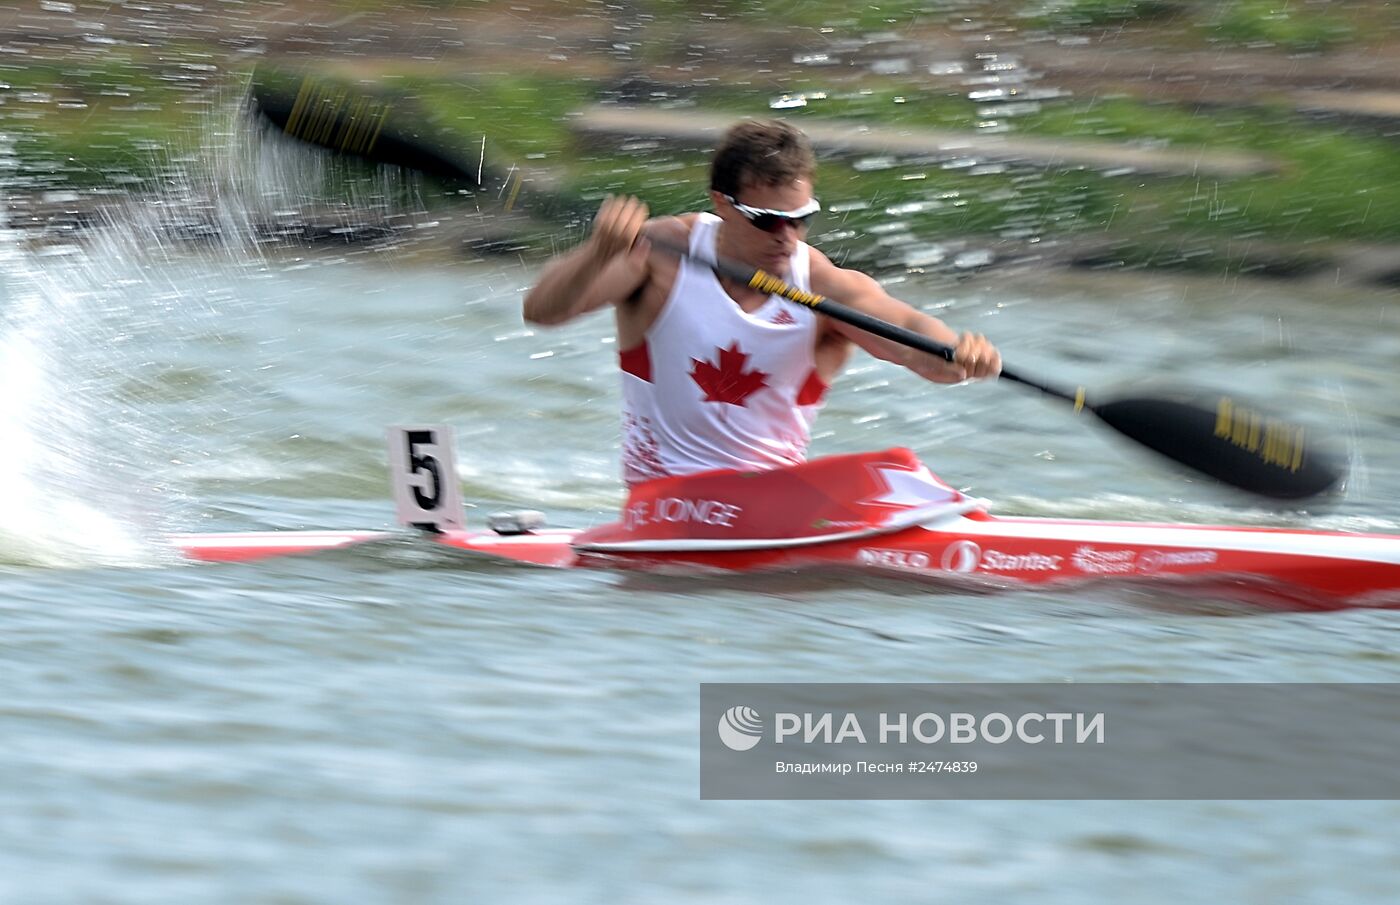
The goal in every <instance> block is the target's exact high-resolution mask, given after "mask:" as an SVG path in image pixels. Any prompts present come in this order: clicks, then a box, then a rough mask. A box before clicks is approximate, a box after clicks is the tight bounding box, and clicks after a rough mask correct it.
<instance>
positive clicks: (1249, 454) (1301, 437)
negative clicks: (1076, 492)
mask: <svg viewBox="0 0 1400 905" xmlns="http://www.w3.org/2000/svg"><path fill="white" fill-rule="evenodd" d="M1093 411H1094V413H1095V414H1096V415H1098V416H1099V418H1100V419H1102V420H1103V422H1104V423H1105V424H1107V425H1108V426H1109V427H1111V428H1113V429H1114V430H1116V431H1118V432H1119V433H1121V434H1123V435H1124V436H1126V437H1129V438H1131V439H1133V440H1136V441H1137V442H1138V443H1141V444H1142V445H1143V446H1146V447H1147V448H1149V449H1152V450H1154V451H1156V452H1158V453H1161V454H1162V455H1164V456H1166V457H1167V458H1169V459H1172V460H1174V461H1176V462H1180V463H1181V464H1182V465H1185V466H1187V467H1189V468H1193V469H1195V470H1196V471H1199V472H1201V473H1202V474H1205V475H1208V476H1210V477H1212V478H1215V479H1216V480H1217V481H1221V482H1223V483H1225V484H1230V485H1233V486H1235V487H1238V488H1240V489H1241V490H1246V491H1249V492H1250V493H1257V494H1260V495H1261V496H1266V497H1272V498H1274V499H1279V500H1301V499H1306V498H1308V497H1313V496H1317V495H1318V494H1322V493H1326V492H1327V491H1329V490H1332V489H1333V488H1335V487H1336V486H1337V485H1338V484H1339V483H1340V482H1341V480H1342V475H1343V471H1342V469H1341V468H1340V467H1338V466H1337V465H1336V463H1335V462H1334V461H1333V460H1332V457H1331V456H1329V455H1327V454H1326V453H1324V452H1322V451H1320V450H1318V449H1316V448H1314V447H1313V446H1311V445H1309V442H1308V437H1307V434H1306V431H1305V430H1304V429H1303V428H1302V427H1300V426H1298V425H1296V424H1291V423H1289V422H1285V421H1281V420H1278V419H1276V418H1270V417H1268V416H1266V415H1264V414H1262V413H1260V412H1258V411H1256V410H1254V409H1251V408H1248V407H1246V406H1242V405H1239V404H1238V403H1236V402H1235V401H1234V400H1233V399H1232V398H1230V397H1228V396H1221V397H1219V398H1218V399H1216V400H1215V402H1214V404H1213V405H1201V404H1196V403H1191V402H1183V401H1179V400H1174V399H1154V398H1144V399H1118V400H1115V401H1113V402H1107V403H1104V404H1102V405H1095V406H1094V407H1093Z"/></svg>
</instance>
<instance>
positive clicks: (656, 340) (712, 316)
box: [618, 214, 826, 484]
mask: <svg viewBox="0 0 1400 905" xmlns="http://www.w3.org/2000/svg"><path fill="white" fill-rule="evenodd" d="M720 223H721V221H720V219H719V218H718V217H716V216H715V215H714V214H700V215H699V217H698V218H697V220H696V222H695V225H694V226H693V227H692V229H691V231H690V253H691V254H692V255H695V256H696V257H698V258H701V259H704V260H714V258H715V240H716V237H717V236H718V234H719V226H720ZM787 281H788V282H789V283H792V284H793V285H795V286H797V287H798V288H799V289H804V290H810V288H811V286H810V282H811V281H810V277H809V269H808V248H807V246H806V245H805V244H802V243H799V244H798V246H797V250H796V251H795V252H794V253H793V256H792V260H791V264H790V267H789V275H788V278H787ZM819 327H820V325H819V324H818V322H817V315H816V314H815V313H814V312H813V311H812V310H811V309H810V308H807V307H805V306H803V305H799V304H796V303H794V302H788V301H786V300H784V299H783V298H781V297H780V296H777V295H773V296H769V298H768V300H767V301H766V302H764V303H763V305H762V307H760V308H758V309H757V310H756V311H754V312H752V313H746V312H745V311H744V310H743V309H742V308H740V307H739V304H738V303H737V302H735V301H734V300H733V299H732V298H730V297H729V295H728V293H726V292H725V291H724V289H723V287H721V286H720V283H719V279H718V278H717V277H716V276H715V274H714V271H712V270H711V269H710V268H708V267H706V266H704V265H703V264H699V263H697V262H692V261H689V260H682V261H681V263H680V268H679V270H678V271H677V273H676V283H675V286H673V287H672V289H671V294H670V296H668V297H667V299H666V304H665V306H664V307H663V308H662V309H661V312H660V313H659V314H658V315H657V317H656V321H655V322H654V323H653V324H652V325H651V328H650V329H649V330H647V332H646V336H645V338H644V339H643V341H642V343H641V344H640V345H639V346H637V347H635V348H632V349H628V350H625V351H622V352H620V353H619V356H618V358H619V364H620V365H621V367H622V434H623V444H622V470H623V477H624V478H625V479H626V481H627V483H628V484H636V483H638V482H640V481H648V480H651V479H653V478H662V477H669V476H672V475H683V474H691V473H694V472H697V471H708V470H710V469H715V468H739V469H767V468H776V467H778V466H781V465H795V464H797V463H799V462H803V461H805V460H806V458H807V445H808V443H809V442H810V440H811V427H812V422H813V421H814V420H815V419H816V416H817V411H818V410H819V409H820V408H821V404H822V402H823V400H824V398H825V395H826V384H824V383H823V382H822V381H821V379H820V377H818V375H817V370H816V344H817V333H818V330H819Z"/></svg>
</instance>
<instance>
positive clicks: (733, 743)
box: [719, 707, 763, 751]
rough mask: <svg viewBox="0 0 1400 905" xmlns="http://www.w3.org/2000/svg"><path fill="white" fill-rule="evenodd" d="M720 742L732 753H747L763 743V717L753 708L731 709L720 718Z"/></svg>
mask: <svg viewBox="0 0 1400 905" xmlns="http://www.w3.org/2000/svg"><path fill="white" fill-rule="evenodd" d="M719 740H720V741H722V742H724V746H725V747H726V748H728V749H729V750H731V751H747V750H749V749H750V748H752V747H753V746H754V745H757V744H758V743H759V742H761V741H763V717H761V716H759V715H758V711H757V710H754V709H753V708H752V707H730V708H729V709H728V710H726V711H725V712H724V715H723V716H721V717H720V718H719Z"/></svg>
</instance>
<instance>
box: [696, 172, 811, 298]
mask: <svg viewBox="0 0 1400 905" xmlns="http://www.w3.org/2000/svg"><path fill="white" fill-rule="evenodd" d="M710 195H711V199H712V200H713V202H714V205H715V212H716V213H718V214H719V216H720V219H722V220H723V221H724V223H725V232H726V233H728V236H726V238H727V239H728V240H729V241H727V242H726V243H725V244H726V245H730V243H732V245H731V249H733V251H732V252H731V253H734V254H737V255H738V256H740V257H742V258H743V260H744V261H745V262H747V263H749V264H752V265H754V266H755V267H759V268H761V269H763V270H766V271H768V272H769V273H772V274H774V275H775V276H785V275H786V271H787V267H788V259H789V258H790V257H792V253H793V252H794V251H796V250H797V243H798V242H801V241H802V240H803V239H805V238H806V236H807V220H806V217H810V216H811V214H812V213H815V205H814V203H813V198H812V184H811V182H810V181H809V180H806V179H797V180H794V181H793V182H788V183H784V184H782V185H764V184H751V183H750V184H745V185H744V187H743V188H741V189H740V190H739V192H738V193H737V194H735V195H734V196H733V197H732V198H731V197H729V196H726V195H723V194H721V193H719V192H711V193H710Z"/></svg>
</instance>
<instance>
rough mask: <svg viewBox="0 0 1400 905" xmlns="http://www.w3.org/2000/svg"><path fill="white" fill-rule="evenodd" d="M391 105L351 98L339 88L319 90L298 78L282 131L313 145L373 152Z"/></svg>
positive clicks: (309, 82)
mask: <svg viewBox="0 0 1400 905" xmlns="http://www.w3.org/2000/svg"><path fill="white" fill-rule="evenodd" d="M391 109H392V105H391V104H389V103H386V102H381V101H377V100H375V99H373V98H364V97H358V98H351V97H350V95H349V94H348V93H347V92H346V91H345V90H343V89H334V88H323V87H322V86H321V85H320V84H319V83H318V82H316V81H315V80H314V79H309V78H307V79H302V82H301V87H300V88H298V89H297V96H296V100H295V101H293V103H292V110H291V112H290V113H289V114H287V124H286V125H285V126H283V127H282V131H284V132H286V133H287V134H288V135H294V136H296V137H298V138H301V139H303V140H305V141H309V142H311V143H313V144H319V145H322V146H324V147H328V148H336V149H338V150H341V151H348V152H350V153H353V154H366V153H368V152H370V151H372V150H374V145H375V142H377V141H378V140H379V135H380V133H381V132H382V131H383V130H384V122H385V120H387V119H388V118H389V111H390V110H391Z"/></svg>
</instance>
